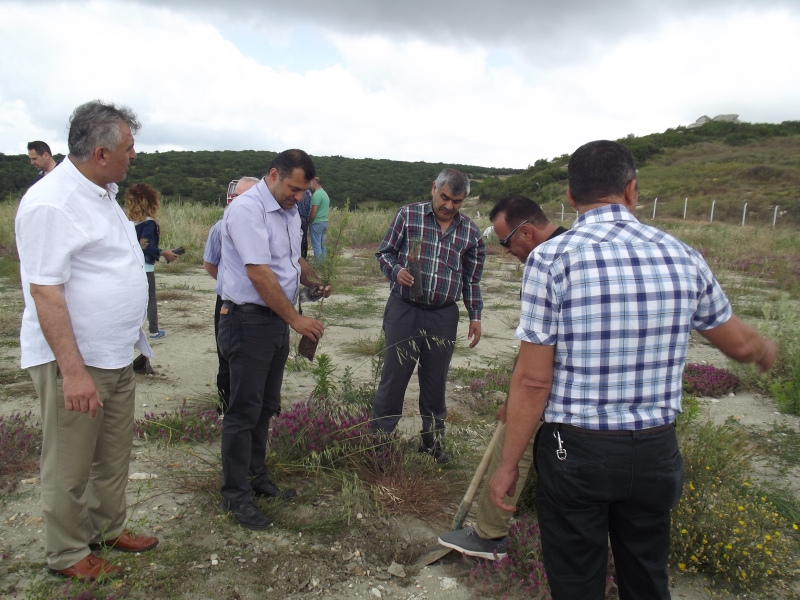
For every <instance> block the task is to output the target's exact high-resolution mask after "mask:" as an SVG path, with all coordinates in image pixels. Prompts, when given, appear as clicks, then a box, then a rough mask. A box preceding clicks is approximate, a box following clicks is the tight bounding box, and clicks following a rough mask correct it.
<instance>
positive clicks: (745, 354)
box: [697, 315, 778, 373]
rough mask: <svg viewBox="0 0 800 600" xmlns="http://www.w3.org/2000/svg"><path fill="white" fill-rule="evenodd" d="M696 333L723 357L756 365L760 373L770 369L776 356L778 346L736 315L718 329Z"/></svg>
mask: <svg viewBox="0 0 800 600" xmlns="http://www.w3.org/2000/svg"><path fill="white" fill-rule="evenodd" d="M697 332H698V333H699V334H700V335H702V336H703V337H704V338H706V339H707V340H708V341H709V342H711V343H712V344H714V345H715V346H716V347H717V348H719V349H720V350H721V351H722V353H723V354H725V356H727V357H729V358H732V359H733V360H735V361H736V362H740V363H756V365H757V366H758V370H759V371H761V372H762V373H763V372H764V371H768V370H769V369H771V368H772V365H773V364H774V363H775V359H776V358H777V356H778V344H776V343H775V342H774V341H773V340H771V339H769V338H767V337H764V336H762V335H761V334H760V333H759V332H758V331H757V330H756V329H755V328H754V327H751V326H750V325H748V324H747V323H745V322H743V321H742V320H741V319H740V318H739V317H737V316H736V315H732V316H731V318H730V319H728V320H727V321H726V322H725V323H723V324H722V325H720V326H719V327H715V328H714V329H703V330H698V331H697Z"/></svg>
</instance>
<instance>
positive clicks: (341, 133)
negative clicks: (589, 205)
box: [0, 2, 800, 167]
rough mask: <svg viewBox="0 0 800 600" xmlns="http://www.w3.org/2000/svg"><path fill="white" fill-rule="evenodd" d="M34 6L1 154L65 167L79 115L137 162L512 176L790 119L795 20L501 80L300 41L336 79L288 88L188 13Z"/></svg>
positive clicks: (656, 44) (13, 65) (14, 36)
mask: <svg viewBox="0 0 800 600" xmlns="http://www.w3.org/2000/svg"><path fill="white" fill-rule="evenodd" d="M37 6H38V10H32V9H31V8H30V7H29V6H27V5H21V4H0V55H2V56H14V57H15V60H13V61H11V60H4V61H2V62H0V110H2V115H3V116H2V117H0V151H2V152H6V153H13V152H24V145H25V143H26V142H27V141H28V140H30V139H34V138H41V139H45V141H48V142H49V143H51V145H52V146H53V148H54V150H55V151H63V150H64V149H65V147H66V143H65V138H66V125H67V119H68V116H69V114H70V112H71V111H72V109H73V108H74V107H75V106H77V105H78V104H80V103H81V102H84V101H86V100H89V99H92V98H103V99H108V100H113V101H116V102H121V103H124V104H128V105H129V106H131V107H132V108H133V109H134V110H135V111H136V112H137V113H138V114H139V116H140V118H141V119H142V121H143V123H144V128H143V130H142V131H141V133H140V134H139V136H138V137H137V148H138V149H139V150H155V149H159V150H164V149H195V150H200V149H209V150H211V149H269V150H281V149H283V148H287V147H301V148H304V149H306V150H308V151H309V152H311V153H312V154H323V155H324V154H343V155H345V156H355V157H364V156H369V157H375V158H394V159H401V160H427V161H443V162H462V163H471V164H483V165H490V166H517V167H524V166H526V165H527V164H530V163H532V162H534V161H535V160H536V159H538V158H542V157H547V158H552V157H553V156H556V155H559V154H562V153H564V152H571V151H572V150H574V149H575V148H576V147H577V146H578V145H580V144H581V143H584V142H586V141H588V140H590V139H597V138H600V137H609V138H617V137H622V136H624V135H626V134H627V133H630V132H634V133H637V134H646V133H652V132H654V131H661V130H663V129H666V128H667V127H671V126H676V125H678V124H681V123H683V124H686V123H688V122H691V121H693V120H694V119H695V118H696V117H697V116H700V115H701V114H706V113H707V114H709V115H711V116H713V115H714V114H718V113H722V112H737V113H740V115H741V117H742V118H743V119H744V120H750V121H778V120H784V119H793V118H794V119H797V118H799V116H798V115H797V113H796V110H797V109H796V107H797V106H798V100H799V99H800V83H799V82H798V81H797V79H796V78H794V77H792V76H790V73H793V72H794V70H796V65H797V64H798V62H800V48H799V47H798V45H797V44H796V40H797V39H800V18H798V17H797V16H796V15H794V13H791V12H789V11H777V12H772V13H755V12H752V13H743V14H738V15H733V16H725V17H718V18H715V19H711V18H708V17H696V18H694V19H691V20H674V21H665V22H664V23H663V24H662V25H661V26H660V28H659V29H658V31H657V32H656V33H650V34H648V35H640V36H633V37H631V36H621V37H620V38H619V39H618V40H617V41H616V42H615V43H614V44H606V45H604V46H600V45H596V46H595V48H596V51H595V52H594V53H592V54H590V55H588V56H586V57H585V59H584V60H582V61H574V60H572V61H571V62H568V63H558V62H550V61H545V60H541V59H538V60H534V59H532V58H531V55H530V54H529V52H528V51H529V48H528V47H526V46H519V47H518V48H517V49H516V50H514V49H512V50H510V51H509V53H510V54H509V56H511V57H512V58H511V60H509V61H506V63H504V64H503V65H500V66H497V65H495V64H493V62H492V60H490V57H491V56H492V52H493V51H494V48H495V47H496V46H491V45H489V44H488V43H487V44H486V45H482V44H479V43H476V42H474V41H471V42H468V43H466V42H465V43H458V42H454V41H453V40H452V37H448V38H447V39H444V40H442V41H438V40H437V41H436V42H435V43H434V42H432V41H430V38H428V41H425V40H423V39H422V38H416V37H415V38H411V37H409V38H406V39H395V38H389V37H386V36H385V35H381V34H377V33H375V34H369V35H356V34H352V33H351V34H344V33H341V32H338V33H336V32H330V31H326V30H323V29H315V30H314V35H318V36H321V37H324V38H327V39H326V41H325V44H322V45H317V46H316V47H317V48H320V47H322V48H324V47H326V45H327V47H331V48H335V50H336V51H337V53H338V55H337V56H336V59H335V60H336V62H335V63H333V64H332V62H331V60H330V57H327V59H326V60H322V61H321V62H320V63H319V64H321V65H322V64H324V65H330V66H324V67H319V68H316V69H302V70H297V71H292V70H288V68H274V67H273V66H271V65H265V64H259V63H258V62H257V61H256V60H255V59H254V58H251V57H249V56H247V55H245V54H244V53H243V52H242V51H240V49H239V48H238V47H237V45H236V36H235V35H229V37H228V38H226V36H225V35H223V34H222V33H221V30H220V28H219V27H217V26H216V24H215V23H214V22H213V21H210V20H209V19H208V17H207V16H205V15H203V14H201V13H195V14H191V15H190V14H188V13H183V12H175V11H172V10H168V9H165V8H156V7H149V6H142V5H138V4H130V3H101V2H92V3H88V4H83V5H78V6H73V5H65V4H58V5H48V7H47V10H46V11H43V10H41V8H42V6H41V5H37ZM247 27H248V34H247V35H248V44H249V45H250V46H252V43H253V39H254V34H253V31H258V32H260V33H261V34H262V35H263V36H264V44H265V47H266V46H269V47H270V52H271V53H273V54H274V53H276V52H277V53H281V52H283V53H291V52H303V51H304V44H303V43H302V42H303V40H302V39H299V40H290V39H287V37H286V36H285V35H272V34H271V31H270V28H268V27H267V26H266V25H264V24H263V23H262V24H258V23H256V22H254V21H247ZM303 27H306V25H303ZM225 31H226V32H227V31H231V28H230V23H229V22H227V23H226V25H225ZM257 35H258V34H256V36H257ZM306 35H307V31H306ZM34 39H35V40H45V42H44V43H37V44H31V40H34ZM256 39H257V37H256ZM273 41H274V43H273ZM567 43H568V42H567ZM248 54H249V53H248ZM16 57H18V59H17V58H16ZM307 58H308V60H309V61H312V62H313V60H314V59H315V57H314V56H313V54H309V56H308V57H307ZM316 58H317V60H319V57H316ZM292 62H293V61H281V64H287V63H288V64H291V63H292ZM301 62H302V61H301ZM306 62H307V61H306Z"/></svg>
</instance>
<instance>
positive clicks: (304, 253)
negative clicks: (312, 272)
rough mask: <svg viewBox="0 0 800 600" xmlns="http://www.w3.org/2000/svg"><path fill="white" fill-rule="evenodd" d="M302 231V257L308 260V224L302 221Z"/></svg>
mask: <svg viewBox="0 0 800 600" xmlns="http://www.w3.org/2000/svg"><path fill="white" fill-rule="evenodd" d="M300 229H302V231H303V239H302V240H300V256H301V257H302V258H308V222H307V221H300Z"/></svg>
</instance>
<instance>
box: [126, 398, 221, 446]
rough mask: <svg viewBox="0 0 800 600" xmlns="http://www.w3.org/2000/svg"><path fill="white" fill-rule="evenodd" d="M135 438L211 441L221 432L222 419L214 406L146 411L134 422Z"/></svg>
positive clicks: (163, 440)
mask: <svg viewBox="0 0 800 600" xmlns="http://www.w3.org/2000/svg"><path fill="white" fill-rule="evenodd" d="M133 433H134V435H135V436H136V437H139V438H146V439H149V440H152V441H156V442H160V443H163V444H166V445H170V444H175V443H179V442H182V443H189V442H213V441H215V440H217V439H219V437H220V435H221V433H222V421H221V420H220V418H219V416H218V415H217V412H216V410H214V409H213V408H202V407H195V408H181V409H179V410H176V411H172V412H162V413H161V414H160V415H158V414H156V413H154V412H152V413H145V414H144V417H143V418H141V419H136V422H135V423H134V425H133Z"/></svg>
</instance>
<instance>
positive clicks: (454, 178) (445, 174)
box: [434, 169, 469, 196]
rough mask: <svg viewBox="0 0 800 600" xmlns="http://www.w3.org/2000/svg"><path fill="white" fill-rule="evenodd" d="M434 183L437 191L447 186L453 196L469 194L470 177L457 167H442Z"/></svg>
mask: <svg viewBox="0 0 800 600" xmlns="http://www.w3.org/2000/svg"><path fill="white" fill-rule="evenodd" d="M434 183H435V184H436V191H437V192H438V191H439V190H440V189H442V188H443V187H444V186H447V187H448V189H449V190H450V195H451V196H460V195H461V194H464V195H465V196H469V177H467V175H466V174H465V173H462V172H461V171H457V170H456V169H442V172H441V173H439V176H438V177H437V178H436V181H435V182H434Z"/></svg>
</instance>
